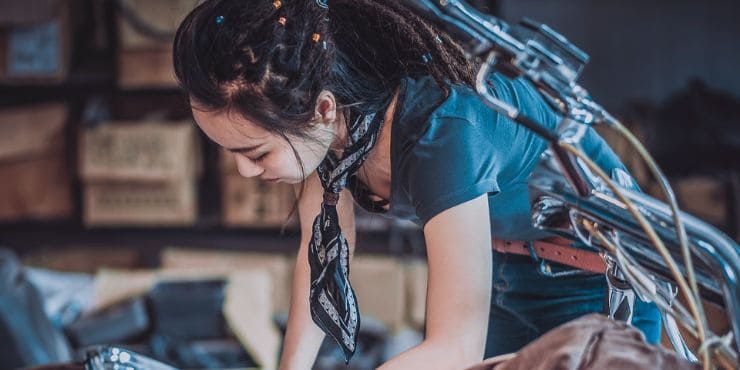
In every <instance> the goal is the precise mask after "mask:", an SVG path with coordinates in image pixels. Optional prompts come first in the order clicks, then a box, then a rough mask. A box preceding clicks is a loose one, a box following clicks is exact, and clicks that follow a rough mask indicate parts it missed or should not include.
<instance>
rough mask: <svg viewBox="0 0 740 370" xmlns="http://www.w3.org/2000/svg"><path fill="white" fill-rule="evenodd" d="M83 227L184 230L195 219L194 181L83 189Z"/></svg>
mask: <svg viewBox="0 0 740 370" xmlns="http://www.w3.org/2000/svg"><path fill="white" fill-rule="evenodd" d="M83 203H84V210H83V211H84V212H83V219H84V223H85V225H86V226H186V225H192V224H193V223H195V221H196V219H197V213H198V212H197V209H198V205H197V203H198V202H197V194H196V184H195V180H194V179H183V180H178V181H171V182H164V181H162V182H95V183H88V184H86V185H85V189H84V194H83Z"/></svg>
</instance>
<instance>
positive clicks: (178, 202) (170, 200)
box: [80, 122, 202, 226]
mask: <svg viewBox="0 0 740 370" xmlns="http://www.w3.org/2000/svg"><path fill="white" fill-rule="evenodd" d="M201 161H202V160H201V155H200V150H199V145H198V143H197V137H196V136H195V129H194V125H193V124H192V123H191V122H179V123H164V122H159V123H155V122H147V123H137V122H112V123H108V124H104V125H100V126H98V127H96V128H93V129H90V130H87V131H85V132H84V134H83V135H82V139H81V151H80V175H81V178H82V181H83V185H84V191H83V202H84V212H83V219H84V222H85V225H87V226H102V225H105V226H122V225H137V226H159V225H190V224H193V223H194V222H195V220H196V217H197V195H196V194H197V193H196V188H197V186H196V185H197V178H198V176H199V174H200V172H201Z"/></svg>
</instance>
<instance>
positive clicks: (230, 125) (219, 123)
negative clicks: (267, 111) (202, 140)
mask: <svg viewBox="0 0 740 370" xmlns="http://www.w3.org/2000/svg"><path fill="white" fill-rule="evenodd" d="M193 118H195V121H196V123H197V124H198V126H199V127H200V128H201V130H203V132H204V133H205V134H206V135H207V136H208V137H209V138H211V140H213V141H215V142H216V143H218V144H219V145H221V146H223V147H225V148H227V149H230V148H238V147H244V146H253V145H258V144H262V143H264V142H265V141H266V140H270V139H271V138H272V136H273V135H271V134H270V133H269V132H268V131H267V130H265V129H263V128H262V127H260V126H259V125H257V124H255V123H254V122H252V121H250V120H249V119H246V118H244V117H242V116H241V115H239V114H234V113H228V112H222V111H204V110H198V109H196V108H193Z"/></svg>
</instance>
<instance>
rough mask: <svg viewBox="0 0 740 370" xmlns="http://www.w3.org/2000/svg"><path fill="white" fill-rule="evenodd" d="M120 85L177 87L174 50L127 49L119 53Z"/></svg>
mask: <svg viewBox="0 0 740 370" xmlns="http://www.w3.org/2000/svg"><path fill="white" fill-rule="evenodd" d="M118 86H119V87H120V88H122V89H131V90H134V89H169V88H175V87H177V86H178V85H177V80H176V79H175V67H174V66H173V64H172V50H171V49H166V50H126V51H122V52H120V53H119V54H118Z"/></svg>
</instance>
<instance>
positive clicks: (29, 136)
mask: <svg viewBox="0 0 740 370" xmlns="http://www.w3.org/2000/svg"><path fill="white" fill-rule="evenodd" d="M67 115H68V114H67V107H66V106H65V105H64V104H61V103H45V104H35V105H31V106H25V107H21V108H4V109H2V110H0V178H2V181H0V221H3V222H8V221H22V220H28V219H34V220H48V219H63V218H68V217H69V216H71V214H72V210H73V205H72V204H73V202H72V198H71V193H72V192H71V176H70V171H69V168H68V167H69V166H68V163H67V156H66V146H65V132H64V131H65V124H66V121H67Z"/></svg>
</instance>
